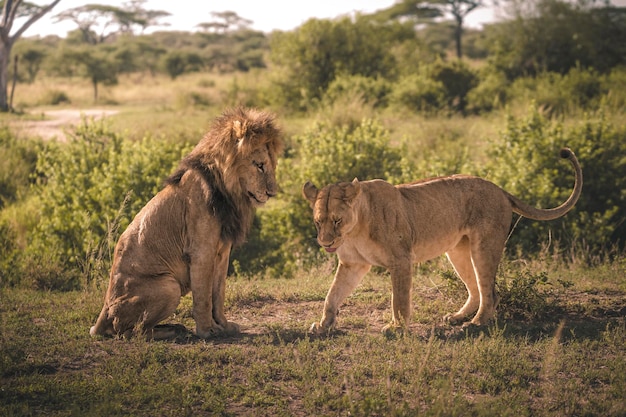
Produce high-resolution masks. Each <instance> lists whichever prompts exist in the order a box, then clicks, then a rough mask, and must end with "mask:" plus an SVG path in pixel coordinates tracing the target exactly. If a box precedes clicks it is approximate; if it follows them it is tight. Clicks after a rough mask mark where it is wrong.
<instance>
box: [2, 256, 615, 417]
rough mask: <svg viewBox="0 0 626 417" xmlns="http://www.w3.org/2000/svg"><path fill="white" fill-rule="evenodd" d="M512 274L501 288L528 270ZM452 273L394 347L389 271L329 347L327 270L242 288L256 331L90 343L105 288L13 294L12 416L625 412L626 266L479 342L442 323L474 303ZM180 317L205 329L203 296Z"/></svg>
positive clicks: (358, 302) (8, 347)
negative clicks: (195, 314) (311, 329)
mask: <svg viewBox="0 0 626 417" xmlns="http://www.w3.org/2000/svg"><path fill="white" fill-rule="evenodd" d="M503 270H504V271H503V273H502V276H501V277H500V280H501V281H506V280H507V279H508V278H509V277H511V276H515V275H516V274H520V273H522V272H523V271H522V270H521V269H519V268H518V269H516V268H515V267H514V266H511V265H507V266H505V267H504V268H503ZM448 271H449V268H447V267H445V266H443V264H442V263H441V262H434V263H431V264H426V265H425V266H423V267H420V268H418V270H417V272H416V276H415V279H414V285H413V288H414V297H413V302H414V306H415V312H414V320H413V321H414V323H413V324H412V326H411V332H410V333H409V334H408V335H405V336H402V337H397V338H391V339H389V338H385V337H384V336H383V335H382V334H381V333H380V330H381V328H382V326H383V325H384V324H385V323H386V321H387V320H389V318H390V317H389V316H390V312H389V300H390V283H389V280H388V277H386V276H385V275H384V274H382V275H380V274H370V275H368V277H366V278H365V281H364V282H363V284H362V285H361V286H360V287H359V288H358V289H357V290H356V291H355V293H354V294H353V295H352V296H351V297H349V298H348V300H347V301H346V303H345V305H344V306H343V308H342V310H341V314H340V316H339V330H338V331H337V332H335V333H334V334H331V335H330V336H328V337H321V338H317V337H311V336H309V335H308V334H307V332H306V331H307V328H308V326H309V325H310V324H311V323H312V322H313V321H315V320H317V319H319V316H320V314H321V308H322V304H323V299H324V296H325V292H326V291H327V289H328V286H329V284H330V281H331V279H332V275H331V274H330V273H329V272H328V268H320V269H319V270H314V271H310V272H302V273H301V274H299V276H297V277H294V278H292V279H282V280H278V279H276V280H275V279H257V278H254V277H251V278H242V277H239V278H235V279H231V280H230V281H229V286H228V289H227V308H228V316H229V318H230V319H231V320H233V321H235V322H238V323H239V324H240V325H241V326H242V329H243V332H242V334H241V335H239V336H237V337H231V338H215V339H211V340H198V339H196V338H195V337H193V336H192V335H186V336H181V337H180V338H179V339H178V340H176V341H165V342H146V341H144V340H141V339H138V338H135V339H131V340H117V339H99V338H96V339H92V338H91V337H89V335H88V329H89V326H90V325H91V324H93V322H94V320H95V318H96V316H97V314H98V312H99V309H100V308H101V302H102V296H103V291H104V288H102V287H103V286H104V285H103V284H104V283H101V285H100V287H101V288H92V289H90V290H85V291H78V292H67V293H60V292H37V291H31V290H26V289H4V290H2V292H1V293H0V300H1V303H0V305H1V307H0V324H1V325H2V336H1V337H0V352H1V353H0V381H1V384H0V386H1V388H0V414H2V415H6V416H13V415H35V414H44V415H101V416H105V415H174V416H179V415H202V414H211V415H329V416H330V415H476V416H481V415H494V413H495V414H497V415H515V416H519V415H522V416H523V415H533V416H535V415H540V416H570V415H571V416H573V415H598V416H600V415H602V416H620V415H624V413H626V404H625V403H624V402H623V398H624V393H626V361H625V359H626V351H624V346H626V323H625V320H624V314H625V312H626V302H625V301H624V300H625V299H626V298H625V296H626V290H625V286H626V278H625V276H626V274H624V272H625V271H624V265H623V263H622V264H621V265H620V264H619V263H616V264H610V265H607V266H606V267H604V268H599V269H595V270H594V274H592V275H587V274H586V272H585V271H584V269H577V270H575V271H572V270H570V269H565V268H563V267H559V268H556V269H553V270H550V271H549V273H548V275H549V279H548V282H549V283H550V284H551V285H552V287H553V289H552V290H551V291H550V292H549V293H548V294H549V296H550V297H549V300H548V301H547V304H546V307H545V314H540V315H539V316H538V318H535V319H533V320H524V319H522V320H514V319H504V318H503V317H505V315H506V313H507V308H509V309H516V308H520V307H519V306H516V305H510V306H507V305H504V306H501V307H500V309H499V316H498V319H497V320H496V322H495V323H494V324H493V325H491V326H489V327H488V328H487V329H485V330H484V331H482V332H478V333H472V334H470V333H466V332H465V331H463V330H460V329H458V328H453V327H450V326H447V325H444V324H442V322H441V317H442V316H443V315H444V314H445V313H446V312H448V311H451V310H452V309H455V308H458V307H459V306H460V304H461V303H462V301H463V298H464V294H463V292H462V291H460V290H459V289H458V288H457V287H455V286H453V285H450V284H448V283H447V282H446V280H447V278H446V274H448ZM535 272H536V271H535ZM616 272H618V273H619V274H617V275H616ZM562 276H587V278H586V281H585V283H584V285H583V288H579V286H578V284H576V283H574V284H573V285H567V286H561V285H559V284H558V281H557V279H558V277H562ZM503 290H504V291H506V289H504V287H503ZM536 290H537V291H540V292H542V291H543V290H542V289H541V288H537V289H536ZM501 291H502V290H501ZM574 300H575V301H574ZM521 308H524V307H523V306H522V307H521ZM508 313H511V312H510V311H508ZM169 321H170V322H172V323H182V324H184V325H185V326H187V328H189V329H191V328H193V320H192V318H191V299H190V297H188V296H187V297H184V298H183V299H182V301H181V303H180V305H179V308H178V310H177V311H176V313H175V315H174V316H173V317H171V318H170V320H169Z"/></svg>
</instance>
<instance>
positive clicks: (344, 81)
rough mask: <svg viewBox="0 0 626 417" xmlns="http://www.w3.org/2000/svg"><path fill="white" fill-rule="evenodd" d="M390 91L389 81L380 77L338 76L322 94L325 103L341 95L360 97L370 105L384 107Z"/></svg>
mask: <svg viewBox="0 0 626 417" xmlns="http://www.w3.org/2000/svg"><path fill="white" fill-rule="evenodd" d="M390 91H391V86H390V83H389V82H388V81H386V80H384V79H382V78H370V77H364V76H362V75H352V76H340V77H337V78H336V79H335V80H334V81H333V82H331V83H330V85H329V86H328V90H327V91H326V94H325V96H324V101H325V102H326V103H327V104H331V103H334V102H336V101H337V100H341V99H342V98H343V97H346V96H348V97H360V98H361V100H362V101H363V102H364V103H367V104H370V105H371V106H372V107H374V108H376V107H385V106H386V105H387V95H388V94H389V92H390Z"/></svg>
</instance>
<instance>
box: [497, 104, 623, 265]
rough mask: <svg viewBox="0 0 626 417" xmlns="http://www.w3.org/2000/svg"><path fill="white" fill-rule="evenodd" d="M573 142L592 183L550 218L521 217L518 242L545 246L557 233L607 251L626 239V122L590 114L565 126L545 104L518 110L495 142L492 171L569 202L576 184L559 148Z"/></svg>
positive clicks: (528, 191)
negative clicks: (551, 117) (550, 116)
mask: <svg viewBox="0 0 626 417" xmlns="http://www.w3.org/2000/svg"><path fill="white" fill-rule="evenodd" d="M563 146H568V147H570V148H571V149H572V150H573V151H574V152H575V153H576V155H577V157H578V159H579V161H580V163H581V166H582V168H583V177H584V185H583V191H582V195H581V197H580V199H579V200H578V203H577V204H576V206H575V207H574V209H573V210H572V211H571V212H570V213H568V214H567V215H566V216H564V217H562V218H561V219H558V220H554V221H550V222H537V221H532V220H524V221H521V222H520V223H519V224H518V225H517V227H516V229H515V231H514V233H513V235H512V236H511V239H510V243H509V245H510V246H513V247H518V248H520V249H521V250H522V251H525V252H537V251H538V250H539V247H540V245H541V244H542V241H548V240H550V239H551V238H553V239H557V240H559V241H560V242H561V245H560V246H561V247H578V248H583V249H585V252H587V253H598V252H602V251H604V250H605V249H607V248H610V247H611V246H613V245H616V244H620V245H622V246H623V245H624V242H626V224H625V223H624V221H623V219H624V218H626V193H624V192H623V190H624V189H626V159H624V157H623V156H624V155H625V154H626V129H625V128H624V127H622V128H619V129H618V128H616V127H614V126H612V125H611V124H610V123H609V122H607V121H606V120H605V119H604V117H602V116H601V117H599V118H598V119H595V120H594V119H590V118H587V119H586V120H583V121H582V122H581V123H580V124H579V125H578V126H575V127H573V128H569V129H565V128H564V127H563V125H562V124H560V123H556V122H550V121H548V120H547V119H546V118H545V117H544V116H542V115H541V114H540V113H539V111H538V110H537V108H536V106H535V107H533V108H532V109H531V112H530V114H529V115H528V116H527V117H526V118H524V119H521V120H517V119H515V118H513V117H510V118H509V120H508V124H507V128H506V130H505V132H504V133H503V135H502V137H501V138H500V140H499V141H498V142H496V143H494V144H492V146H491V148H490V150H489V151H488V154H489V156H490V161H491V163H490V164H489V165H488V166H487V167H486V172H489V178H490V179H491V180H492V181H493V182H495V183H496V184H498V185H499V186H501V187H503V188H504V189H505V190H507V191H508V192H510V193H511V194H513V195H515V196H517V197H519V198H521V199H522V200H524V201H526V202H527V203H529V204H532V205H535V206H537V207H544V208H549V207H555V206H557V205H559V204H561V203H563V202H564V201H565V200H566V198H567V197H568V196H569V194H570V193H571V190H572V187H573V172H572V169H571V168H570V167H569V166H566V164H565V163H564V162H558V161H557V155H558V152H559V149H560V148H561V147H563Z"/></svg>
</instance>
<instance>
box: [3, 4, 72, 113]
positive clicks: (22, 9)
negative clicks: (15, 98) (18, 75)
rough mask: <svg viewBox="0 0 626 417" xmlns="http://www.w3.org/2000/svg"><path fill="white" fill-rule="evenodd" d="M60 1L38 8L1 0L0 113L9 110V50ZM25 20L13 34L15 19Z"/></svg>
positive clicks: (32, 5)
mask: <svg viewBox="0 0 626 417" xmlns="http://www.w3.org/2000/svg"><path fill="white" fill-rule="evenodd" d="M59 1H61V0H54V1H52V2H51V3H49V4H48V5H47V6H38V5H35V4H32V3H28V2H22V0H3V1H0V5H1V6H2V16H0V111H8V110H9V102H8V97H7V87H8V84H9V75H8V74H9V64H10V62H11V50H12V49H13V45H14V44H15V41H17V40H18V39H19V38H20V36H22V34H23V33H24V32H25V31H26V29H28V28H29V27H31V26H32V24H33V23H35V22H36V21H37V20H39V19H40V18H41V17H42V16H43V15H45V14H46V13H48V12H49V11H50V10H52V8H53V7H54V6H56V5H57V4H58V3H59ZM21 17H24V18H26V21H25V22H24V23H23V24H22V25H21V26H20V27H19V28H18V29H17V30H16V31H15V32H13V33H11V30H12V29H13V23H14V22H15V19H16V18H21Z"/></svg>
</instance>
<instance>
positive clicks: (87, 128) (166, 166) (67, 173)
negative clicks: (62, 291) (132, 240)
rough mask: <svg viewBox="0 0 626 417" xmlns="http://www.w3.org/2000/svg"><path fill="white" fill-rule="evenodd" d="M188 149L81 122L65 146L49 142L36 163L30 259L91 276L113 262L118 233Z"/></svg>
mask: <svg viewBox="0 0 626 417" xmlns="http://www.w3.org/2000/svg"><path fill="white" fill-rule="evenodd" d="M188 148H189V147H188V145H187V144H185V143H171V142H167V141H163V140H158V139H152V138H146V139H143V140H141V141H136V142H132V141H128V140H123V139H122V138H121V137H120V136H119V135H117V134H114V133H112V132H111V131H110V130H109V129H108V128H107V127H106V125H105V124H104V122H102V121H100V122H91V123H89V122H88V121H86V120H85V121H83V124H81V125H80V126H78V127H77V128H76V131H75V133H74V137H73V138H71V139H70V141H69V143H66V144H54V143H50V144H49V146H48V147H47V148H46V150H45V151H44V152H43V153H42V154H41V156H40V158H39V161H38V163H37V170H38V172H39V173H40V176H41V180H40V183H39V184H38V186H37V189H36V192H37V199H38V208H39V223H38V224H37V226H36V228H35V230H33V231H32V233H31V237H30V242H29V246H28V250H27V253H28V256H29V257H30V259H32V260H33V262H38V260H40V259H46V260H47V263H48V264H49V265H50V266H51V267H55V268H56V267H60V268H61V269H65V270H68V271H69V270H77V269H80V271H81V272H82V273H83V274H87V273H89V272H91V271H93V270H94V262H96V263H101V261H102V258H105V259H106V260H108V259H109V258H110V256H111V252H112V248H113V246H114V244H115V242H116V240H117V237H118V235H119V232H121V231H123V230H124V228H125V227H126V226H127V225H128V224H129V223H130V220H131V219H132V217H133V216H134V215H135V214H136V213H137V212H138V211H139V210H140V209H141V208H142V207H143V206H144V205H145V203H146V202H147V201H148V200H149V199H150V198H152V197H153V196H154V195H155V194H156V193H157V192H158V191H159V189H160V188H161V182H162V180H163V179H164V178H165V177H166V176H167V175H169V173H170V172H171V171H172V170H173V168H174V167H175V165H176V164H177V163H178V161H179V160H180V158H181V157H182V155H183V153H184V152H185V151H186V150H188ZM98 258H100V259H98ZM104 268H105V269H106V268H108V266H104ZM43 275H45V274H43ZM85 278H87V279H90V278H92V277H91V276H89V275H86V276H85ZM72 279H73V278H72Z"/></svg>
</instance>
